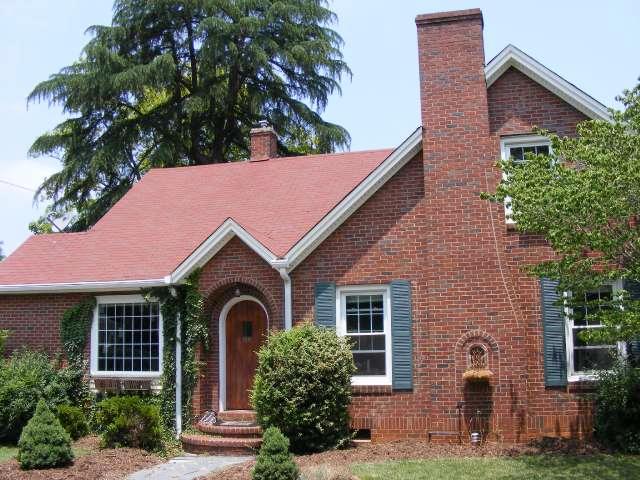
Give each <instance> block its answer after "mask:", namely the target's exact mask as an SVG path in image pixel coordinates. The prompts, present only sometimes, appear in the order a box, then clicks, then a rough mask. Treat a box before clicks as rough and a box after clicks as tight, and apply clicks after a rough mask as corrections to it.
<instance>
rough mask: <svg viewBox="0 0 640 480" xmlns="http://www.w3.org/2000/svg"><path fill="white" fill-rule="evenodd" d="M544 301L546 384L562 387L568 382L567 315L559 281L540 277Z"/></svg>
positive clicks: (543, 326) (542, 299)
mask: <svg viewBox="0 0 640 480" xmlns="http://www.w3.org/2000/svg"><path fill="white" fill-rule="evenodd" d="M540 297H541V303H542V305H541V306H542V335H543V356H544V384H545V386H547V387H562V386H565V385H566V384H567V355H566V350H565V315H564V309H563V306H562V304H561V294H560V293H559V292H558V282H557V281H556V280H551V279H548V278H541V279H540Z"/></svg>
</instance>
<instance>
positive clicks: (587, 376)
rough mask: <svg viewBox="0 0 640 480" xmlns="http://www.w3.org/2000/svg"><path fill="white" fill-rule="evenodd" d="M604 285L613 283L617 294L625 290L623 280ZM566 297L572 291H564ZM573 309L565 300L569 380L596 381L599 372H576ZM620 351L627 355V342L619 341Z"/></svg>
mask: <svg viewBox="0 0 640 480" xmlns="http://www.w3.org/2000/svg"><path fill="white" fill-rule="evenodd" d="M604 285H611V287H612V294H613V296H616V295H617V294H619V292H620V290H623V288H624V287H623V282H622V280H616V281H613V282H607V283H605V284H604ZM563 295H564V298H569V297H571V292H564V294H563ZM572 313H573V312H572V309H571V307H569V306H568V305H567V302H566V301H565V307H564V315H565V322H564V324H565V339H566V340H565V346H566V355H567V380H568V381H569V382H584V381H589V382H591V381H594V380H597V374H595V373H585V372H576V371H575V370H574V366H573V363H574V362H573V318H572V315H571V314H572ZM617 347H618V352H619V353H620V354H621V355H622V356H626V354H627V345H626V343H625V342H617Z"/></svg>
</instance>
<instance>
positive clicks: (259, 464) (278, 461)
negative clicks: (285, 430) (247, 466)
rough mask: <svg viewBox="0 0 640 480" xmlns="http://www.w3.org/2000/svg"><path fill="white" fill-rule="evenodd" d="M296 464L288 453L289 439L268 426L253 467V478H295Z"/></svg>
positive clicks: (297, 473)
mask: <svg viewBox="0 0 640 480" xmlns="http://www.w3.org/2000/svg"><path fill="white" fill-rule="evenodd" d="M299 475H300V472H299V471H298V466H297V465H296V464H295V462H294V461H293V458H292V457H291V454H290V453H289V440H287V437H285V436H284V435H282V432H280V430H278V429H277V428H276V427H269V428H267V429H266V430H265V432H264V435H263V436H262V446H261V447H260V452H259V453H258V458H257V459H256V466H255V467H253V471H252V472H251V478H252V479H253V480H297V479H298V477H299Z"/></svg>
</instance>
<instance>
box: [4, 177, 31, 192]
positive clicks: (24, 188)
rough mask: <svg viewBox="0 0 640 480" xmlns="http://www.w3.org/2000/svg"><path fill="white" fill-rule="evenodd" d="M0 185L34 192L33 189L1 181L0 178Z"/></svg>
mask: <svg viewBox="0 0 640 480" xmlns="http://www.w3.org/2000/svg"><path fill="white" fill-rule="evenodd" d="M0 183H4V184H5V185H9V186H10V187H15V188H19V189H21V190H26V191H28V192H35V190H34V189H33V188H29V187H24V186H22V185H18V184H17V183H13V182H9V181H7V180H2V179H1V178H0Z"/></svg>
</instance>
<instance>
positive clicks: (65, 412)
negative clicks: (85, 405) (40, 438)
mask: <svg viewBox="0 0 640 480" xmlns="http://www.w3.org/2000/svg"><path fill="white" fill-rule="evenodd" d="M56 413H57V417H58V420H59V421H60V424H61V425H62V427H63V428H64V429H65V430H66V431H67V433H68V434H69V435H70V436H71V438H72V439H74V440H78V439H79V438H81V437H84V436H85V435H87V434H88V433H89V424H88V423H87V419H86V418H85V416H84V412H83V411H82V409H81V408H78V407H74V406H72V405H67V404H63V405H58V410H57V412H56Z"/></svg>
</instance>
